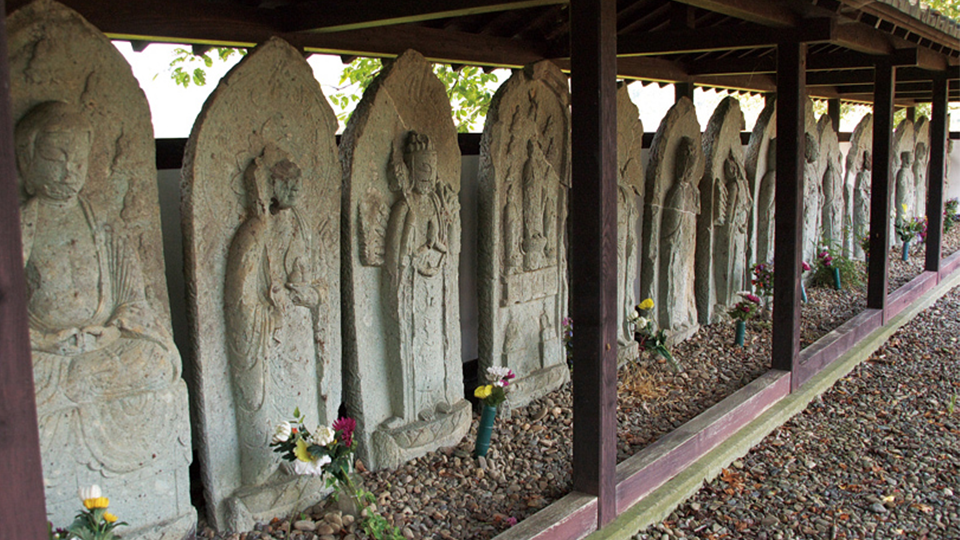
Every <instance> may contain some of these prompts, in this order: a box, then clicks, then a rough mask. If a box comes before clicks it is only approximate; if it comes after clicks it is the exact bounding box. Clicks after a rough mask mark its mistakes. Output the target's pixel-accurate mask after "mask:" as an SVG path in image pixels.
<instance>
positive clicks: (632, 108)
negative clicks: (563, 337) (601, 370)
mask: <svg viewBox="0 0 960 540" xmlns="http://www.w3.org/2000/svg"><path fill="white" fill-rule="evenodd" d="M642 151H643V123H642V122H640V111H639V110H638V109H637V106H636V105H634V103H633V101H631V100H630V91H629V89H628V87H627V85H626V84H623V85H621V86H620V88H618V89H617V182H618V186H617V344H618V347H619V350H618V353H617V364H618V365H622V364H624V363H625V362H628V361H630V360H634V359H636V358H638V357H639V356H640V347H639V344H638V343H637V341H636V338H635V330H634V323H633V322H632V317H633V312H634V309H635V308H636V305H637V304H638V303H639V301H638V299H637V285H638V282H639V280H640V274H639V268H638V262H639V260H640V225H641V223H642V222H641V216H642V214H643V164H642V163H641V161H640V156H641V153H642Z"/></svg>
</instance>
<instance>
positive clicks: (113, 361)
mask: <svg viewBox="0 0 960 540" xmlns="http://www.w3.org/2000/svg"><path fill="white" fill-rule="evenodd" d="M93 139H94V131H93V126H92V125H91V123H90V122H89V120H88V119H87V117H86V116H84V115H83V114H82V113H81V112H80V111H79V110H78V109H77V108H76V107H75V106H73V105H69V104H67V103H63V102H56V101H49V102H44V103H41V104H39V105H37V106H36V107H34V108H33V109H32V110H31V111H29V112H28V113H27V114H26V115H25V116H24V117H23V118H22V119H21V120H20V122H19V123H18V124H17V126H16V133H15V143H16V153H17V166H18V169H19V172H20V177H21V180H22V186H23V190H24V192H25V194H26V199H25V201H24V202H23V203H22V204H21V206H20V216H21V229H22V235H23V260H24V264H25V274H26V280H27V310H28V316H29V325H30V343H31V349H32V352H33V369H34V381H35V385H36V398H37V410H38V417H39V424H40V434H41V453H42V454H43V462H44V477H45V480H46V481H47V483H48V487H49V486H50V485H56V484H57V478H59V477H68V476H70V475H71V471H73V470H74V469H75V468H76V467H77V464H83V465H86V466H87V467H89V469H92V470H100V471H103V473H104V474H105V475H106V474H108V472H109V473H111V475H115V474H122V473H127V472H131V471H134V470H137V469H139V468H142V467H144V466H146V465H147V464H148V463H151V462H155V460H156V459H157V453H158V451H159V449H158V446H160V445H161V444H169V443H170V441H171V440H176V436H177V435H183V436H186V434H183V433H174V432H175V431H178V429H179V428H181V427H185V424H184V426H180V425H179V424H181V422H180V420H181V419H180V418H177V417H176V416H177V415H169V414H161V412H160V411H163V410H165V406H166V404H167V403H169V402H170V400H171V399H172V397H171V396H172V394H173V393H174V392H176V391H177V390H178V388H176V387H174V383H175V382H176V381H177V380H178V378H179V375H180V362H179V357H178V354H177V352H176V349H175V348H174V345H173V341H172V340H171V338H170V336H169V333H168V331H167V330H166V328H165V327H164V325H163V324H161V323H160V321H159V320H158V318H157V317H156V315H155V313H153V311H152V308H151V306H150V305H149V304H148V302H147V301H146V299H145V296H144V284H143V275H142V273H141V270H140V262H139V258H138V257H137V254H136V252H135V251H134V250H132V249H129V248H128V245H127V242H126V241H125V239H124V238H123V236H122V234H121V233H122V232H123V231H120V230H116V229H117V228H119V227H118V226H122V221H120V220H119V219H118V220H114V221H113V222H112V223H114V224H115V225H114V227H113V228H112V227H111V226H110V225H108V224H107V223H106V222H102V221H100V219H99V218H100V217H101V216H98V215H97V210H98V209H97V208H95V207H94V205H93V204H91V202H90V201H89V200H88V199H87V198H86V197H84V193H85V191H84V187H85V186H86V183H87V180H88V178H87V175H88V163H89V155H90V152H91V148H92V146H93V144H92V143H93ZM100 187H101V186H100V185H99V184H98V185H97V186H96V188H100ZM157 441H163V442H162V443H158V442H157ZM71 462H73V463H71ZM68 483H69V482H68ZM73 489H74V488H73V487H71V488H70V491H71V492H72V490H73Z"/></svg>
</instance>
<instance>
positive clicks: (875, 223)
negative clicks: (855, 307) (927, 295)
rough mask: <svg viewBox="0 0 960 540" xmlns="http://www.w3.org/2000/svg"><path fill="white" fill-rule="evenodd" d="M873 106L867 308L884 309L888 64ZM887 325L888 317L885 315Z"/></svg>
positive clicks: (882, 65) (879, 70)
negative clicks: (870, 255)
mask: <svg viewBox="0 0 960 540" xmlns="http://www.w3.org/2000/svg"><path fill="white" fill-rule="evenodd" d="M875 73H876V82H875V97H874V105H873V168H872V173H871V180H870V253H871V254H872V255H873V256H872V257H870V264H869V267H868V269H867V307H868V308H871V309H881V310H882V309H884V308H885V307H886V305H887V286H888V282H887V280H888V279H889V268H890V258H889V257H888V255H887V254H888V252H889V247H890V238H889V234H890V233H889V230H890V209H891V207H892V203H893V185H894V183H893V177H892V173H893V171H892V170H891V168H890V152H891V149H892V148H893V87H894V82H895V79H894V73H895V70H894V69H893V66H892V65H890V63H889V62H886V61H879V62H877V66H876V72H875ZM884 322H886V314H885V315H884Z"/></svg>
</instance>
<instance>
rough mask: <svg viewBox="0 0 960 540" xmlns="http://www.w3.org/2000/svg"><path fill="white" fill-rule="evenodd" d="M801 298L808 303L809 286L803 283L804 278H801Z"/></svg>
mask: <svg viewBox="0 0 960 540" xmlns="http://www.w3.org/2000/svg"><path fill="white" fill-rule="evenodd" d="M800 300H801V301H802V302H803V303H804V304H806V303H807V288H806V286H804V284H803V280H802V279H801V280H800Z"/></svg>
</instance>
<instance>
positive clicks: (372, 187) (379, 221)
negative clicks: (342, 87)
mask: <svg viewBox="0 0 960 540" xmlns="http://www.w3.org/2000/svg"><path fill="white" fill-rule="evenodd" d="M427 141H429V142H427ZM405 160H406V161H405ZM340 161H341V163H342V166H343V189H344V193H343V199H342V201H343V207H342V216H343V218H342V220H343V228H342V231H341V246H342V247H341V249H342V251H343V265H342V270H341V272H342V273H341V284H342V287H343V294H344V300H343V309H344V313H343V315H344V394H345V396H344V397H345V404H346V406H347V411H348V413H349V414H350V415H351V416H353V417H354V418H356V420H357V437H359V441H360V446H359V449H358V453H359V457H360V458H361V459H362V460H363V462H364V464H366V466H367V467H368V468H371V469H380V468H385V467H386V468H389V467H396V466H397V465H399V464H401V463H403V462H405V461H407V460H410V459H413V458H415V457H417V456H420V455H423V454H426V453H427V452H430V451H432V450H435V449H437V448H440V447H442V446H452V445H455V444H457V443H458V442H459V441H460V439H462V438H463V436H464V435H465V434H466V433H467V430H468V429H469V427H470V421H471V410H470V405H469V403H468V402H467V401H466V400H465V399H463V372H462V365H461V351H460V307H459V297H458V272H459V268H458V267H459V257H460V214H459V202H458V200H457V199H458V194H459V192H460V149H459V147H458V146H457V133H456V128H455V127H454V124H453V119H452V116H451V112H450V103H449V101H448V99H447V94H446V90H445V89H444V86H443V84H442V83H441V82H440V80H439V79H437V78H436V76H435V75H434V74H433V71H432V69H431V66H430V63H429V62H427V61H426V60H425V59H424V58H423V56H422V55H421V54H420V53H418V52H416V51H412V50H411V51H407V52H405V53H403V54H402V55H400V56H399V57H398V58H397V59H396V60H393V61H391V62H389V63H387V64H386V65H385V66H384V68H383V70H382V71H381V72H380V74H379V75H377V77H376V78H375V79H374V81H373V82H372V83H371V84H370V86H369V87H368V88H367V90H366V91H365V92H364V95H363V98H362V99H361V100H360V103H359V104H358V105H357V109H356V110H355V111H354V113H353V116H352V117H351V118H350V122H349V123H348V124H347V128H346V130H345V131H344V134H343V137H342V139H341V143H340ZM408 163H415V164H417V166H413V167H410V166H409V165H408ZM421 167H422V168H421ZM428 171H432V173H430V174H428V173H427V172H428ZM421 173H422V174H423V175H424V176H419V175H420V174H421ZM418 179H419V181H420V182H422V183H418V181H417V180H418ZM384 216H386V217H384ZM361 232H363V234H365V235H366V236H365V238H366V239H367V240H368V241H366V242H363V243H362V242H361ZM381 239H382V242H381ZM362 245H363V246H364V247H369V246H374V248H371V249H368V250H366V251H367V252H366V254H364V255H362V256H361V246H362ZM379 246H382V247H379ZM377 250H380V252H379V253H375V251H377Z"/></svg>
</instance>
